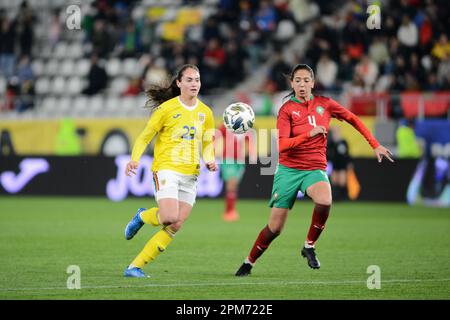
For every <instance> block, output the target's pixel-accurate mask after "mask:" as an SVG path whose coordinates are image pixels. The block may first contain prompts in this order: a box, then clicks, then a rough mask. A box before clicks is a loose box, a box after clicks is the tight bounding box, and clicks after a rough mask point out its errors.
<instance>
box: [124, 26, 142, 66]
mask: <svg viewBox="0 0 450 320" xmlns="http://www.w3.org/2000/svg"><path fill="white" fill-rule="evenodd" d="M140 39H141V38H140V35H139V32H138V30H137V29H136V26H135V24H134V22H133V21H129V22H128V23H127V27H126V30H125V31H124V32H123V33H122V34H121V36H120V43H119V52H120V56H121V57H122V58H127V57H134V56H135V54H136V53H138V52H141V49H142V45H141V41H140Z"/></svg>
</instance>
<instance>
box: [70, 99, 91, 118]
mask: <svg viewBox="0 0 450 320" xmlns="http://www.w3.org/2000/svg"><path fill="white" fill-rule="evenodd" d="M88 103H89V98H88V97H87V96H85V95H81V96H77V97H76V98H74V99H73V105H72V108H71V112H70V114H71V115H75V116H83V115H84V114H85V113H86V112H87V110H88Z"/></svg>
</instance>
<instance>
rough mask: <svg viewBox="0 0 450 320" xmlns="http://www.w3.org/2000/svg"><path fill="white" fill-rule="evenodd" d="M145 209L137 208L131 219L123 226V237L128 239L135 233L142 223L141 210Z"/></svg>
mask: <svg viewBox="0 0 450 320" xmlns="http://www.w3.org/2000/svg"><path fill="white" fill-rule="evenodd" d="M144 210H147V209H146V208H139V209H138V211H137V212H136V214H135V215H134V217H133V219H131V221H130V222H128V224H127V226H126V227H125V239H127V240H130V239H133V237H134V236H135V235H136V233H137V232H138V231H139V229H140V228H141V227H142V226H143V225H144V221H142V219H141V215H140V214H141V212H142V211H144Z"/></svg>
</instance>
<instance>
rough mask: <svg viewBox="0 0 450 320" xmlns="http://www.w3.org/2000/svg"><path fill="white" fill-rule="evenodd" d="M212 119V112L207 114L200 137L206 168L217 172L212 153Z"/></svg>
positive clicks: (213, 152)
mask: <svg viewBox="0 0 450 320" xmlns="http://www.w3.org/2000/svg"><path fill="white" fill-rule="evenodd" d="M214 128H215V126H214V117H213V114H212V112H208V113H207V115H206V119H205V131H204V132H203V135H202V156H203V161H204V162H205V165H206V168H207V169H208V170H209V171H217V170H218V169H219V168H218V166H217V163H216V159H215V151H214V132H215V129H214Z"/></svg>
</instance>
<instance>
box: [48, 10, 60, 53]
mask: <svg viewBox="0 0 450 320" xmlns="http://www.w3.org/2000/svg"><path fill="white" fill-rule="evenodd" d="M60 36H61V23H60V22H59V9H54V10H53V12H52V16H51V19H50V27H49V29H48V44H49V45H50V48H51V49H52V50H53V49H54V48H55V47H56V44H57V43H58V42H59V38H60Z"/></svg>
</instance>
